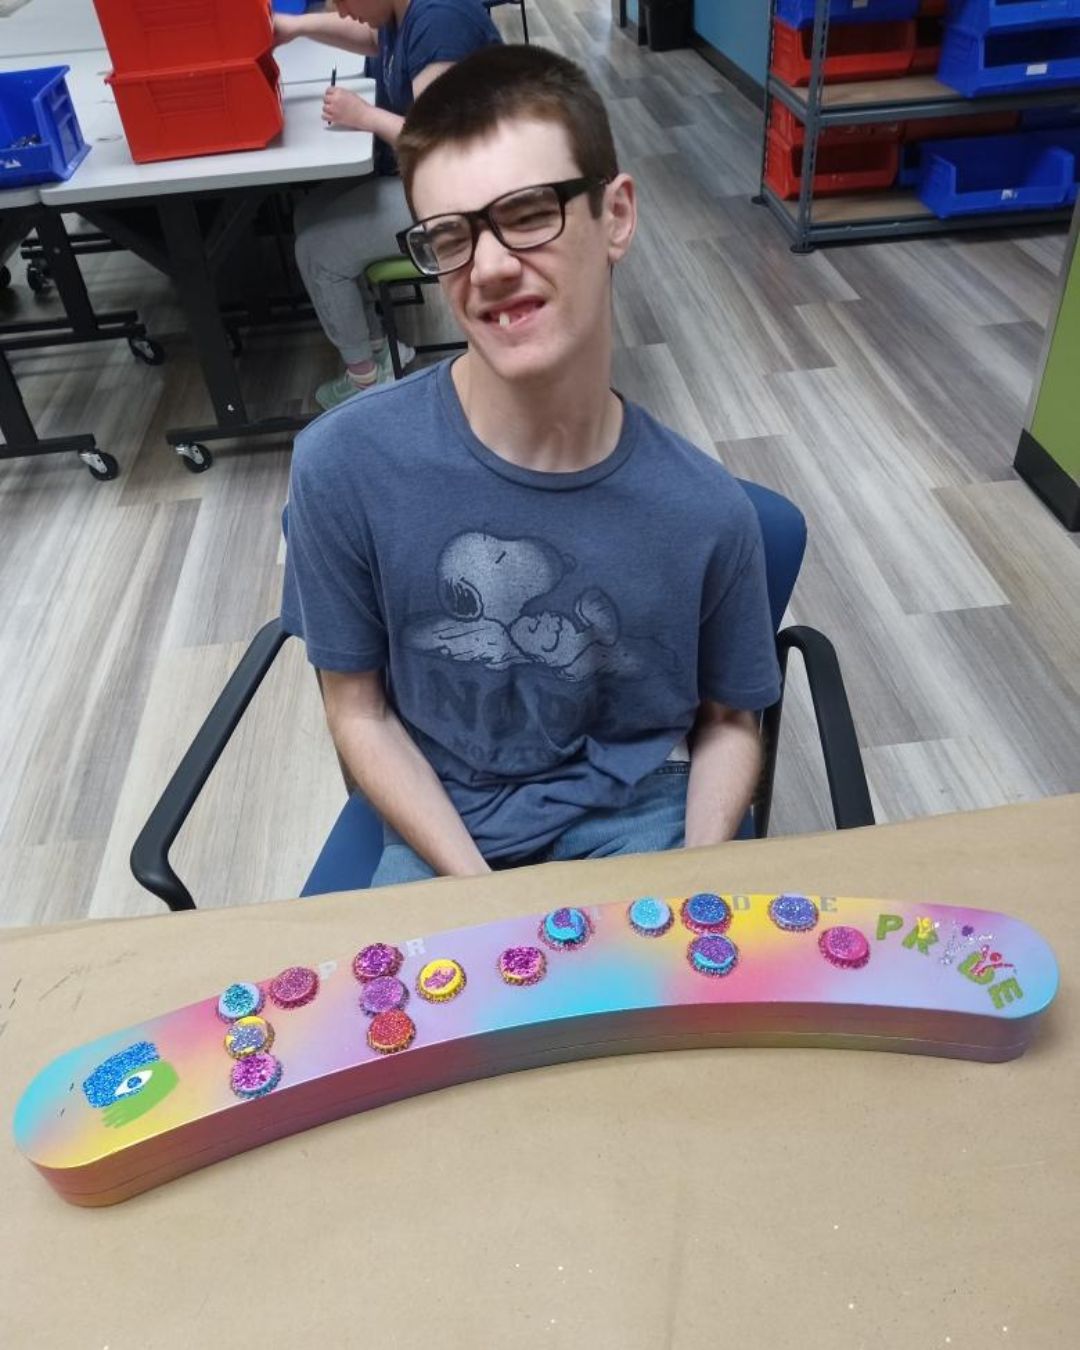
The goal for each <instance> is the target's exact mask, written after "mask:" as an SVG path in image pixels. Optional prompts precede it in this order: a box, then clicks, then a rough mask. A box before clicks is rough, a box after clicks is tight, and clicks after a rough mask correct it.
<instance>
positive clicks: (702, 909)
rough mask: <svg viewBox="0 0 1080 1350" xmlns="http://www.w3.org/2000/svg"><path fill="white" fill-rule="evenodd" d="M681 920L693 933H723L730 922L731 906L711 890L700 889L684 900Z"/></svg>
mask: <svg viewBox="0 0 1080 1350" xmlns="http://www.w3.org/2000/svg"><path fill="white" fill-rule="evenodd" d="M680 913H681V915H682V921H683V923H684V924H685V925H686V926H687V928H689V929H691V930H692V931H693V932H695V933H723V932H726V931H727V928H728V925H729V924H730V923H731V906H730V905H729V904H728V902H727V901H726V900H724V899H723V898H722V897H721V896H719V895H713V894H712V892H711V891H701V892H699V893H698V894H697V895H692V896H691V897H690V898H689V900H684V901H683V903H682V909H681V911H680Z"/></svg>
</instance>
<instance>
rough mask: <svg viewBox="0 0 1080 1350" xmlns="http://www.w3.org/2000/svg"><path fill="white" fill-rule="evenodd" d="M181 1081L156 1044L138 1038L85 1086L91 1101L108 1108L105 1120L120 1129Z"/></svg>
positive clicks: (96, 1073)
mask: <svg viewBox="0 0 1080 1350" xmlns="http://www.w3.org/2000/svg"><path fill="white" fill-rule="evenodd" d="M179 1081H180V1079H179V1077H178V1076H177V1073H176V1070H175V1069H174V1068H173V1066H172V1065H171V1064H169V1063H167V1062H166V1061H165V1060H163V1059H162V1058H161V1056H160V1055H159V1054H158V1051H157V1046H156V1045H153V1044H152V1043H151V1042H150V1041H138V1042H137V1043H136V1044H135V1045H129V1046H128V1047H127V1049H126V1050H121V1051H120V1052H119V1053H118V1054H115V1055H110V1056H109V1058H108V1059H107V1060H105V1061H104V1063H102V1064H99V1065H98V1066H97V1068H96V1069H95V1070H94V1072H93V1073H92V1074H91V1075H90V1076H89V1078H87V1079H85V1081H84V1082H83V1085H82V1089H83V1093H84V1095H85V1096H86V1100H87V1101H88V1102H89V1103H90V1105H91V1106H94V1107H97V1108H98V1109H99V1110H101V1111H103V1112H104V1116H103V1121H104V1123H105V1124H106V1125H108V1126H109V1127H110V1128H111V1129H118V1128H119V1127H120V1126H122V1125H130V1124H131V1122H132V1121H133V1120H138V1118H139V1117H140V1116H144V1115H146V1113H147V1111H149V1110H151V1109H152V1108H153V1107H155V1106H157V1104H158V1102H160V1101H163V1100H164V1099H165V1098H166V1097H167V1096H168V1095H169V1093H170V1092H172V1090H173V1088H174V1087H176V1085H177V1083H178V1082H179Z"/></svg>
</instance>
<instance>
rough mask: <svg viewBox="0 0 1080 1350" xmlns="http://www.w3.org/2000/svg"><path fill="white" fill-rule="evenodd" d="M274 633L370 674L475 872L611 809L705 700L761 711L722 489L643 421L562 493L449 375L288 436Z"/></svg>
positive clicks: (741, 495) (744, 586)
mask: <svg viewBox="0 0 1080 1350" xmlns="http://www.w3.org/2000/svg"><path fill="white" fill-rule="evenodd" d="M282 621H283V623H284V626H285V627H286V629H287V630H288V631H289V632H290V633H294V634H297V635H299V636H301V637H303V639H304V641H305V642H306V644H307V653H308V659H309V660H310V661H311V662H312V664H313V665H315V666H318V667H320V668H322V669H324V670H333V671H371V670H384V671H386V674H387V688H388V694H389V698H390V701H391V704H392V706H393V707H394V709H395V710H396V712H397V714H398V716H399V717H400V718H401V720H402V722H403V723H404V725H405V726H406V728H407V729H408V731H409V733H410V734H411V736H412V737H413V739H414V740H415V741H416V743H417V745H418V746H419V748H420V749H421V751H422V752H423V753H424V755H425V757H426V758H427V760H428V762H429V763H430V764H431V765H432V767H433V768H434V770H435V772H436V774H437V775H438V777H439V779H440V780H441V782H442V783H443V785H444V787H445V788H446V790H447V792H448V793H449V795H450V798H451V800H452V801H453V803H454V805H455V807H456V808H457V810H458V812H459V813H460V815H461V816H462V818H463V820H464V822H465V825H466V826H467V828H468V830H469V833H470V834H471V835H472V836H473V838H474V839H475V840H476V843H477V845H478V846H479V848H480V851H481V852H482V853H484V854H485V856H487V857H490V858H500V857H514V856H518V855H522V854H526V853H530V852H533V851H535V850H536V849H539V848H543V847H544V846H545V845H547V844H548V843H550V842H551V841H552V840H553V839H555V838H556V837H557V836H558V835H559V834H561V833H562V831H563V830H564V829H566V828H567V826H568V825H570V824H571V823H572V822H573V821H574V820H576V819H577V818H579V817H580V816H581V815H582V814H584V813H585V812H587V811H590V810H593V809H597V808H617V807H620V806H624V805H626V804H627V802H628V801H629V799H630V797H631V796H632V794H633V789H634V787H635V785H636V784H637V783H639V782H640V781H641V780H642V779H643V778H644V777H645V775H646V774H648V773H650V772H652V770H654V769H656V768H658V767H659V766H660V765H661V764H663V762H664V761H665V759H666V758H667V757H668V755H669V753H670V752H671V751H672V750H673V748H674V747H675V746H676V745H678V743H679V742H680V740H681V739H682V738H683V737H684V736H686V735H687V733H688V732H689V731H690V728H691V726H692V725H693V722H694V718H695V714H696V712H697V709H698V706H699V704H700V703H701V700H702V699H703V698H708V699H715V700H716V701H717V702H719V703H724V704H727V705H728V706H729V707H733V708H744V709H759V708H764V707H767V706H768V705H769V704H771V703H773V702H775V701H776V699H777V698H778V697H779V674H778V669H777V663H776V653H775V636H774V633H773V628H772V622H771V619H770V616H769V606H768V599H767V594H766V587H765V570H764V560H763V549H762V542H761V532H760V528H759V526H758V520H757V514H756V512H755V510H754V508H753V506H752V504H751V503H750V500H749V498H748V497H747V496H746V494H745V492H743V490H742V488H741V487H740V486H739V484H738V483H737V482H736V481H735V479H734V478H732V476H731V475H730V474H729V473H728V472H727V470H726V469H724V468H723V467H722V466H721V465H720V464H719V463H717V462H716V460H714V459H711V458H710V457H709V456H707V455H706V454H704V453H703V452H702V451H701V450H699V449H697V448H696V447H695V446H693V445H691V444H690V443H689V442H688V441H685V440H683V439H682V438H681V437H680V436H677V435H676V434H675V433H674V432H673V431H670V430H668V429H667V428H666V427H663V426H661V425H660V424H659V423H658V422H656V421H655V420H654V419H653V418H652V417H650V416H649V414H648V413H647V412H645V411H644V410H643V409H642V408H639V407H637V406H635V405H634V404H632V403H626V404H625V405H624V417H623V427H622V434H621V435H620V437H619V441H618V444H617V445H616V447H615V449H614V450H613V451H612V453H611V454H610V455H609V456H608V457H607V458H606V459H604V460H603V461H602V462H601V463H599V464H596V465H594V466H593V467H592V468H589V469H584V470H582V471H580V472H577V473H542V472H538V471H536V470H531V469H523V468H519V467H517V466H516V465H513V464H510V463H508V462H507V461H506V460H504V459H502V458H501V457H500V456H498V455H496V454H495V453H494V452H493V451H492V450H490V449H488V447H487V446H485V445H484V444H483V443H482V442H481V441H480V440H478V439H477V437H476V436H475V435H474V434H473V432H472V429H471V428H470V426H469V423H468V421H467V419H466V417H465V415H464V413H463V411H462V408H461V404H460V403H459V401H458V398H457V392H456V390H455V388H454V382H453V379H452V378H451V375H450V363H449V362H445V363H443V364H441V365H438V366H435V367H428V368H427V369H425V370H422V371H420V372H419V373H417V374H416V375H413V376H411V377H409V378H408V379H406V380H401V381H398V382H397V383H395V384H390V385H384V386H381V387H379V388H377V389H375V390H373V391H371V392H370V393H366V394H363V395H362V396H360V397H358V398H353V399H349V400H348V402H347V403H344V404H343V405H342V406H341V407H339V408H336V409H334V410H333V411H332V412H329V413H327V414H325V415H324V416H322V417H320V418H318V419H317V420H316V421H315V422H313V423H312V424H311V425H310V426H309V427H307V428H306V429H305V430H304V431H302V432H301V433H300V435H299V436H298V437H297V439H296V446H295V450H294V453H293V463H292V479H291V484H290V488H289V543H288V552H287V561H286V569H285V594H284V598H283V602H282Z"/></svg>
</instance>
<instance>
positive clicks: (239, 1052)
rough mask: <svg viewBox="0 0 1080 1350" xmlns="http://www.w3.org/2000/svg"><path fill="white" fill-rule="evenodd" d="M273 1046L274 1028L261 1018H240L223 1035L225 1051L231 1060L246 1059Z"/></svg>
mask: <svg viewBox="0 0 1080 1350" xmlns="http://www.w3.org/2000/svg"><path fill="white" fill-rule="evenodd" d="M273 1044H274V1028H273V1027H272V1026H271V1025H270V1023H269V1022H267V1021H266V1020H265V1019H264V1018H262V1017H241V1018H239V1019H238V1020H237V1021H235V1022H234V1023H233V1024H232V1026H231V1027H230V1028H229V1029H228V1031H227V1032H226V1033H225V1049H226V1050H228V1052H229V1054H230V1055H232V1057H233V1059H246V1058H247V1056H248V1055H254V1054H256V1053H257V1052H258V1051H260V1050H269V1049H270V1047H271V1046H272V1045H273Z"/></svg>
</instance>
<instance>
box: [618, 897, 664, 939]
mask: <svg viewBox="0 0 1080 1350" xmlns="http://www.w3.org/2000/svg"><path fill="white" fill-rule="evenodd" d="M626 914H627V917H628V918H629V920H630V927H631V928H632V929H633V930H634V932H635V933H640V934H641V936H642V937H660V936H661V934H663V933H666V932H667V930H668V929H669V928H670V927H671V925H672V924H673V923H674V922H675V915H674V912H673V911H672V908H671V906H670V905H669V904H667V903H666V902H665V901H663V900H657V899H655V898H654V897H653V896H651V895H646V896H643V897H642V898H641V899H640V900H635V901H634V903H633V904H632V905H631V906H630V908H629V909H628V910H627V911H626Z"/></svg>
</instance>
